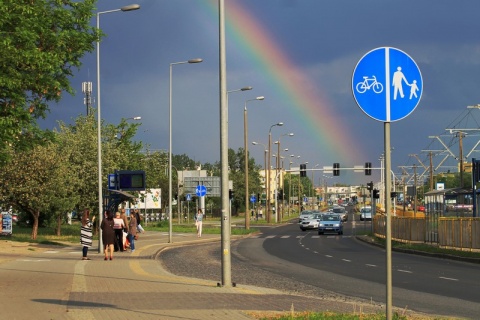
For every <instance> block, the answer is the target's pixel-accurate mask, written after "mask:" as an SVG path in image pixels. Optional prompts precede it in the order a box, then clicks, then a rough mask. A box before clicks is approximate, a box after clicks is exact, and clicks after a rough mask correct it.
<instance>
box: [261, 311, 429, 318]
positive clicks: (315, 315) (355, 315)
mask: <svg viewBox="0 0 480 320" xmlns="http://www.w3.org/2000/svg"><path fill="white" fill-rule="evenodd" d="M253 316H254V317H255V319H258V320H384V319H386V316H385V314H380V313H378V314H366V313H360V314H358V313H353V314H348V313H335V312H293V313H285V314H275V315H271V316H263V315H253ZM392 319H393V320H420V319H431V320H432V319H435V318H430V317H416V316H415V317H411V316H404V315H400V314H398V313H394V314H393V315H392Z"/></svg>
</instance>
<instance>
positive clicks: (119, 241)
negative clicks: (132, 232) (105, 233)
mask: <svg viewBox="0 0 480 320" xmlns="http://www.w3.org/2000/svg"><path fill="white" fill-rule="evenodd" d="M123 229H125V223H124V222H123V219H122V218H121V217H120V212H116V213H115V218H113V230H115V252H116V251H118V249H120V251H121V252H123V249H124V247H125V245H124V243H123Z"/></svg>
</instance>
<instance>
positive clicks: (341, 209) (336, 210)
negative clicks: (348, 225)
mask: <svg viewBox="0 0 480 320" xmlns="http://www.w3.org/2000/svg"><path fill="white" fill-rule="evenodd" d="M332 212H333V213H336V214H339V215H340V217H342V221H347V220H348V215H347V210H346V209H345V208H344V207H333V209H332Z"/></svg>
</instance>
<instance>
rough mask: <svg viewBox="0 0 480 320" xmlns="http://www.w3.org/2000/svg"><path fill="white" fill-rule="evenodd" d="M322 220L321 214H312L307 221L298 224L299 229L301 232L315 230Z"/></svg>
mask: <svg viewBox="0 0 480 320" xmlns="http://www.w3.org/2000/svg"><path fill="white" fill-rule="evenodd" d="M321 219H322V214H320V213H314V214H313V215H311V216H310V217H308V218H307V219H304V220H303V221H302V222H300V223H299V226H300V229H301V230H302V231H306V230H309V229H317V228H318V224H319V221H320V220H321Z"/></svg>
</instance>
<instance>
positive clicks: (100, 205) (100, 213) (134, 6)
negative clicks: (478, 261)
mask: <svg viewBox="0 0 480 320" xmlns="http://www.w3.org/2000/svg"><path fill="white" fill-rule="evenodd" d="M138 9H140V5H138V4H131V5H128V6H124V7H121V8H119V9H114V10H108V11H100V12H97V30H100V15H101V14H105V13H112V12H117V11H125V12H126V11H134V10H138ZM100 106H101V105H100V39H98V40H97V121H98V124H97V140H98V147H97V151H98V225H99V226H100V225H101V223H102V220H103V190H102V117H101V112H100ZM102 248H103V243H102V230H101V229H99V237H98V252H99V253H100V252H102Z"/></svg>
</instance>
